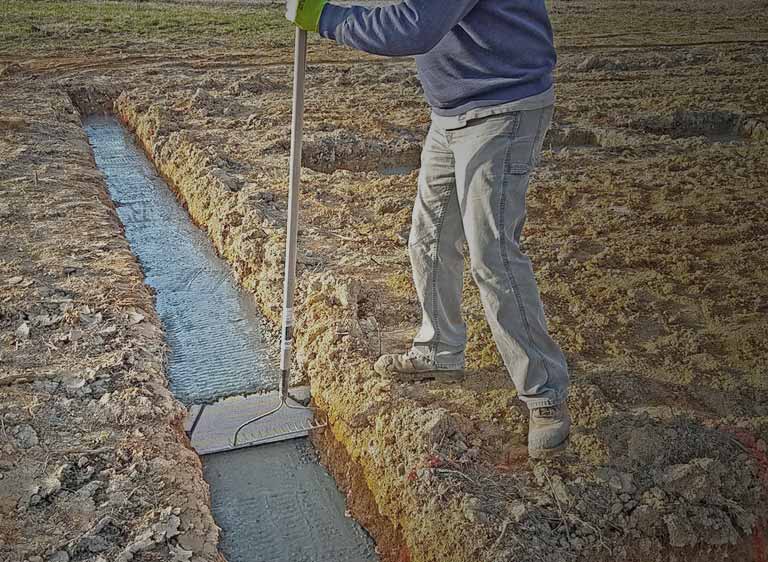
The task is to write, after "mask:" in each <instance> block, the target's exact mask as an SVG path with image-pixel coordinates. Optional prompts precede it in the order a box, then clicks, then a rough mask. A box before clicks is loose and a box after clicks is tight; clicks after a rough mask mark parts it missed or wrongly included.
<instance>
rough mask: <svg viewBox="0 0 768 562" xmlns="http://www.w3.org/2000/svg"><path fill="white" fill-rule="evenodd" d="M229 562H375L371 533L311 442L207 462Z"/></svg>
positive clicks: (267, 447)
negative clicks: (353, 514) (349, 508)
mask: <svg viewBox="0 0 768 562" xmlns="http://www.w3.org/2000/svg"><path fill="white" fill-rule="evenodd" d="M204 470H205V479H206V480H207V481H208V482H209V483H210V485H211V488H212V490H213V491H214V494H213V502H212V507H213V515H214V517H215V518H216V522H217V523H218V524H219V525H220V526H221V527H222V528H223V529H224V531H223V533H222V553H223V554H224V556H225V557H226V559H227V561H228V562H368V561H374V560H376V555H375V552H374V545H373V541H372V540H371V538H370V537H369V536H368V534H367V533H366V532H365V531H364V530H363V529H362V528H361V527H360V526H359V525H357V523H355V522H354V520H352V519H350V518H348V517H346V516H345V510H346V506H345V504H344V497H343V496H342V495H341V494H339V492H338V490H337V489H336V484H335V482H334V480H333V478H331V476H330V475H329V474H328V473H327V472H326V471H325V470H324V469H323V468H322V467H321V466H320V465H319V464H318V463H317V459H316V457H315V452H314V450H313V449H312V447H311V446H310V445H309V443H308V441H307V440H306V439H294V440H291V441H283V442H281V443H273V444H270V445H262V446H259V447H252V448H250V449H240V450H237V451H232V452H229V453H222V454H217V455H211V456H207V457H205V463H204Z"/></svg>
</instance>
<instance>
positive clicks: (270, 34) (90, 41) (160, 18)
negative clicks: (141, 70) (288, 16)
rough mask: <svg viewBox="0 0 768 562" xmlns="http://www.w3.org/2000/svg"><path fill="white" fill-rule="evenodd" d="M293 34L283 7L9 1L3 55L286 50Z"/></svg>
mask: <svg viewBox="0 0 768 562" xmlns="http://www.w3.org/2000/svg"><path fill="white" fill-rule="evenodd" d="M292 37H293V28H292V26H291V25H290V24H289V23H288V22H287V21H286V20H285V18H284V16H283V9H282V7H280V6H236V5H217V6H204V5H185V4H157V3H144V2H94V1H83V0H76V1H74V2H64V1H34V0H10V1H9V0H6V1H4V2H3V3H2V7H0V52H3V53H20V52H34V53H35V54H39V52H40V51H41V50H61V49H72V48H93V47H110V46H114V45H116V44H119V43H126V42H128V43H136V44H138V45H145V44H146V43H162V44H166V45H168V44H171V45H174V46H177V47H181V48H183V47H190V46H197V47H199V46H201V44H202V45H210V46H213V47H223V48H232V47H239V48H242V47H287V46H290V45H291V41H292Z"/></svg>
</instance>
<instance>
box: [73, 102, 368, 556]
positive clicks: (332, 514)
mask: <svg viewBox="0 0 768 562" xmlns="http://www.w3.org/2000/svg"><path fill="white" fill-rule="evenodd" d="M84 126H85V129H86V132H87V134H88V137H89V140H90V143H91V146H92V147H93V154H94V157H95V160H96V164H97V166H98V167H99V169H100V170H101V171H102V172H103V173H104V175H105V177H106V182H107V186H108V189H109V193H110V195H111V197H112V199H113V201H114V202H115V204H116V207H117V212H118V215H119V216H120V218H121V221H122V223H123V225H124V227H125V234H126V237H127V238H128V241H129V242H130V244H131V248H132V249H133V251H134V253H135V254H136V256H137V257H138V259H139V261H140V263H141V265H142V267H143V269H144V273H145V278H146V283H147V284H148V285H149V286H150V287H152V288H153V289H154V290H155V297H156V303H157V310H158V313H159V315H160V318H161V320H162V323H163V327H164V328H165V332H166V336H167V339H168V344H169V347H170V356H169V357H170V358H169V366H168V368H169V378H170V386H171V389H172V391H173V392H174V394H175V395H176V397H177V398H178V399H179V400H181V401H183V402H185V403H187V404H196V405H197V406H196V407H193V408H192V410H191V414H192V421H191V423H189V424H188V428H189V429H190V430H191V429H192V428H194V429H195V433H193V434H192V436H191V437H192V444H193V446H195V447H196V449H197V450H198V452H200V453H210V452H215V451H220V450H221V449H222V448H226V446H227V445H228V444H229V440H230V439H231V438H232V432H233V429H234V427H236V424H234V423H233V421H232V420H236V421H241V419H242V418H248V417H252V416H254V415H256V414H258V413H260V411H259V410H258V409H257V407H261V408H262V409H263V407H264V406H263V404H264V402H265V398H264V397H263V396H262V397H261V398H260V399H259V400H249V399H248V398H229V399H225V400H222V401H220V402H218V403H215V404H213V405H212V406H211V407H209V408H207V409H204V408H202V407H201V405H203V404H205V403H207V402H211V401H214V400H217V399H222V398H228V397H229V396H231V395H233V394H248V393H252V392H253V391H257V390H262V391H263V390H268V389H271V388H274V385H275V383H276V377H277V374H276V371H275V369H274V367H273V365H272V363H271V359H270V356H269V353H268V346H267V342H266V341H265V338H264V335H263V334H264V332H263V327H262V326H261V325H260V324H261V319H260V317H259V315H258V313H257V312H256V310H255V308H254V306H253V303H252V299H251V298H249V297H248V296H247V295H245V294H244V293H242V292H241V291H240V290H239V289H238V287H237V286H236V285H235V283H234V281H233V279H232V275H231V272H230V271H229V267H228V265H227V264H226V263H225V262H224V261H223V260H221V259H220V258H218V257H217V256H216V254H215V251H214V250H213V248H212V246H211V244H210V242H209V241H208V239H207V237H206V236H205V234H203V233H202V232H201V231H200V230H199V229H198V228H197V227H196V226H195V225H194V224H192V222H191V220H190V219H189V216H188V215H187V214H186V211H184V209H183V208H182V207H181V205H180V204H179V202H178V200H177V199H176V197H175V196H174V194H173V192H172V191H171V190H170V189H169V188H168V186H167V185H166V184H165V181H164V180H163V179H162V178H160V177H159V176H158V175H157V172H156V171H155V170H154V167H153V166H152V164H151V163H150V162H149V161H148V160H147V159H146V157H145V156H144V154H143V152H142V151H141V149H140V148H139V147H138V146H136V144H135V143H134V142H133V139H132V137H131V135H130V134H129V133H128V132H127V131H126V130H125V129H124V128H123V127H122V125H121V124H120V123H119V122H118V121H117V120H116V119H114V118H111V117H88V118H87V119H85V121H84ZM268 397H269V396H267V398H268ZM201 419H202V421H201ZM283 421H284V423H287V422H290V420H283ZM258 429H259V430H261V431H263V428H258ZM201 433H202V434H203V435H204V436H206V437H207V438H200V434H201ZM248 440H249V437H248V435H245V434H244V436H243V441H248ZM222 443H224V445H222ZM203 467H204V471H205V476H206V480H207V481H208V483H209V484H210V486H211V496H212V508H213V514H214V517H215V518H216V522H217V523H218V525H219V526H220V527H221V528H222V539H221V551H222V553H223V554H224V556H225V557H226V558H227V560H228V561H229V562H261V561H263V562H278V561H284V562H294V561H299V560H306V561H320V560H329V561H330V560H333V561H338V562H344V561H348V562H365V561H374V560H376V556H375V554H374V547H373V542H372V541H371V539H370V538H369V536H368V535H367V534H366V532H365V531H364V530H363V529H362V528H360V526H359V525H357V524H356V523H355V522H354V520H353V519H351V518H350V517H348V516H347V514H345V511H346V508H345V503H344V497H343V496H342V495H341V494H340V493H339V491H338V490H337V488H336V485H335V482H334V480H333V478H332V477H331V476H330V475H329V474H328V473H327V472H326V471H325V470H324V469H323V468H322V467H321V466H320V465H319V463H318V460H317V458H316V455H315V453H314V451H313V448H312V446H311V445H310V444H309V442H308V440H307V439H306V437H302V438H300V439H296V440H292V441H289V442H284V443H274V444H268V445H263V446H260V447H254V448H249V449H244V450H237V451H231V452H218V453H217V454H212V455H210V456H206V457H204V458H203Z"/></svg>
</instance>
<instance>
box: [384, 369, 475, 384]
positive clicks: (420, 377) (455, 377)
mask: <svg viewBox="0 0 768 562" xmlns="http://www.w3.org/2000/svg"><path fill="white" fill-rule="evenodd" d="M374 370H375V371H376V372H377V373H379V374H380V375H382V376H385V377H392V378H393V379H395V380H398V381H400V382H420V381H435V382H441V383H446V384H450V383H457V382H462V381H463V380H464V376H465V375H464V371H443V370H437V371H419V372H417V373H399V372H397V371H387V370H385V369H381V370H379V369H374Z"/></svg>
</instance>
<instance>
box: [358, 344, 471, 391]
mask: <svg viewBox="0 0 768 562" xmlns="http://www.w3.org/2000/svg"><path fill="white" fill-rule="evenodd" d="M373 370H374V371H376V372H377V373H379V374H380V375H384V376H389V377H392V378H393V379H395V380H398V381H401V382H415V381H425V380H434V381H436V382H442V383H453V382H461V381H463V380H464V369H441V368H440V367H435V365H434V364H433V363H432V362H430V361H428V360H427V359H424V358H423V357H421V356H420V355H418V354H417V353H414V352H413V351H409V352H408V353H387V354H385V355H382V356H381V357H379V358H378V360H377V361H376V363H374V365H373Z"/></svg>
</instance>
